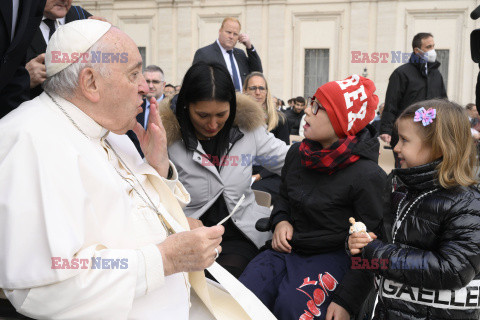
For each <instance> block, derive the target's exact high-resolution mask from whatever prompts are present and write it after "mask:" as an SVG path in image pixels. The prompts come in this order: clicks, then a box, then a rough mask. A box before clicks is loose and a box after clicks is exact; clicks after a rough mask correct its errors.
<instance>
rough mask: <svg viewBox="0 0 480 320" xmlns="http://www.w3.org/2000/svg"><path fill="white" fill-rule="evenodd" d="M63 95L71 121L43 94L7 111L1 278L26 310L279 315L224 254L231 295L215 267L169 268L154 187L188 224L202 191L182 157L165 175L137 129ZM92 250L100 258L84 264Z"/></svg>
mask: <svg viewBox="0 0 480 320" xmlns="http://www.w3.org/2000/svg"><path fill="white" fill-rule="evenodd" d="M55 100H56V101H57V102H58V103H59V105H60V106H61V107H62V108H63V110H64V111H65V113H66V114H68V117H70V119H69V118H68V117H67V116H66V115H65V113H64V112H63V111H62V110H61V109H60V107H58V106H57V105H56V104H55V103H54V102H53V101H52V100H51V99H50V97H48V95H47V94H46V93H43V94H41V95H40V96H39V97H37V98H35V99H34V100H32V101H28V102H25V103H23V104H22V105H21V106H20V107H18V108H17V109H16V110H14V111H13V112H11V113H10V114H8V115H7V116H6V117H4V118H3V119H1V120H0V137H1V138H0V288H2V289H3V291H4V292H5V294H6V296H7V297H8V298H9V300H10V301H11V302H12V304H13V305H14V306H15V308H16V309H17V311H19V312H20V313H22V314H25V315H27V316H30V317H34V318H39V319H82V320H83V319H115V320H118V319H142V320H149V319H189V317H190V319H193V318H195V319H214V318H216V319H218V320H237V319H239V320H240V319H241V320H244V319H255V320H256V319H262V320H266V319H275V317H274V316H273V315H272V314H271V312H270V311H269V310H268V309H267V308H266V307H265V306H264V305H263V304H262V303H261V302H260V301H259V300H258V299H257V298H256V297H255V296H254V295H253V293H251V291H249V290H248V289H246V288H245V287H244V286H243V285H242V284H240V283H239V282H238V281H237V280H236V279H235V278H234V277H233V276H232V275H230V274H229V273H228V272H226V271H225V270H224V269H223V268H221V267H220V266H219V265H218V264H217V263H214V264H213V265H212V266H211V267H210V268H209V271H210V272H211V273H212V274H213V275H214V276H215V278H216V279H217V280H218V281H219V282H220V283H221V284H222V285H223V288H225V289H226V290H227V291H228V293H227V292H226V291H225V290H221V289H219V288H218V287H216V286H214V285H212V284H211V283H207V282H206V281H205V276H204V274H203V272H191V273H189V274H187V273H177V274H173V275H170V276H166V277H165V276H164V270H163V262H162V256H161V254H160V251H159V250H158V249H157V247H156V245H155V244H158V243H161V242H162V241H164V240H165V239H166V237H167V232H166V229H165V228H164V225H163V224H162V222H161V220H160V219H159V216H158V215H157V213H156V212H155V211H154V209H152V208H151V207H149V203H150V200H148V199H147V200H146V201H145V197H146V196H145V194H144V193H143V190H145V192H146V193H147V194H148V197H149V198H150V199H151V201H152V202H153V205H154V206H155V207H156V208H157V209H158V210H159V212H160V214H161V215H162V216H163V217H164V218H165V220H166V225H168V226H169V227H172V228H173V229H174V230H175V231H176V232H180V231H183V230H185V229H188V222H187V220H186V217H185V215H184V214H183V211H182V206H185V205H186V204H188V202H189V201H190V195H189V194H188V192H187V191H186V190H185V189H184V187H183V185H182V184H181V183H180V182H179V181H178V180H177V177H178V175H177V171H176V169H175V167H174V165H173V164H172V163H170V166H171V167H172V169H173V177H172V179H171V180H167V179H164V178H162V177H160V176H159V175H158V173H157V172H156V171H155V170H154V169H153V168H152V167H151V166H150V165H149V164H148V163H146V162H144V161H143V160H142V159H141V158H140V156H139V154H138V153H137V151H136V149H135V147H134V146H133V143H132V142H131V141H130V140H129V139H128V137H127V136H125V135H122V136H119V135H116V134H113V133H111V132H108V131H107V130H106V129H105V128H102V127H101V126H100V125H98V124H97V123H96V122H95V121H93V120H92V119H91V118H89V117H88V116H87V115H86V114H84V113H83V112H82V111H81V110H80V109H78V108H77V107H76V106H74V105H73V104H71V103H70V102H68V101H66V100H64V99H61V98H60V97H57V96H55ZM107 141H108V143H107ZM109 144H110V145H111V147H110V146H109ZM112 148H113V149H112ZM115 152H116V153H117V155H116V154H115ZM119 159H122V160H123V161H124V163H125V164H126V165H127V166H128V169H127V168H126V167H125V166H124V165H123V164H122V162H121V161H119ZM130 170H131V171H130ZM132 173H133V174H132ZM135 190H136V191H139V193H140V194H142V196H139V195H138V194H137V192H136V191H135ZM92 258H93V259H95V261H96V264H95V265H96V266H97V267H96V268H93V263H92V262H90V263H89V265H88V267H86V268H82V267H83V265H82V264H81V263H80V261H82V259H87V261H92ZM73 259H79V260H73ZM109 259H111V260H109ZM54 260H55V261H56V262H54ZM64 261H67V262H69V263H65V262H64ZM74 261H77V264H76V265H74V263H73V262H74ZM83 261H85V260H83ZM98 261H100V262H98ZM103 261H106V262H107V264H106V265H105V266H104V264H103ZM110 261H117V263H116V264H115V267H114V266H113V264H112V262H110ZM109 262H110V263H109ZM98 263H101V264H98ZM119 264H120V265H122V266H123V268H121V267H119ZM125 264H126V267H125ZM100 265H101V267H98V266H100ZM59 266H60V268H58V267H59ZM62 267H66V268H62ZM190 284H191V285H192V287H193V288H194V289H195V293H196V294H195V295H193V296H192V303H190ZM0 291H1V290H0ZM190 305H191V306H192V308H190Z"/></svg>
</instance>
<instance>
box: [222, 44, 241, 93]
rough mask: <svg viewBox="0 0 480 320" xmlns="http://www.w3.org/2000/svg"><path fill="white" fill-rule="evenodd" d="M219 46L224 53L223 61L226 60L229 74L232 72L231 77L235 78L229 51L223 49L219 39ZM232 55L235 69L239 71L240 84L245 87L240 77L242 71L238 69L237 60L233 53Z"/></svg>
mask: <svg viewBox="0 0 480 320" xmlns="http://www.w3.org/2000/svg"><path fill="white" fill-rule="evenodd" d="M217 44H218V46H219V47H220V50H221V51H222V54H223V59H225V63H226V64H227V69H228V72H230V75H231V76H232V77H233V72H232V64H231V63H230V55H229V54H228V52H227V50H225V48H224V47H222V45H221V44H220V42H219V41H218V39H217ZM232 50H233V49H232ZM232 55H233V62H234V64H235V66H234V67H235V69H236V70H237V76H238V83H240V86H242V85H243V83H242V77H241V76H240V69H238V64H237V59H235V54H234V53H233V52H232Z"/></svg>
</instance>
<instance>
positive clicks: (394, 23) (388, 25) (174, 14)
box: [74, 0, 480, 104]
mask: <svg viewBox="0 0 480 320" xmlns="http://www.w3.org/2000/svg"><path fill="white" fill-rule="evenodd" d="M74 4H77V5H81V6H83V7H84V8H85V9H87V10H88V11H90V12H91V13H92V14H95V15H100V16H103V17H105V18H107V19H108V20H109V21H110V22H112V23H113V24H115V25H116V26H118V27H119V28H121V29H122V30H124V31H125V32H126V33H127V34H129V35H130V36H131V37H132V38H133V39H134V40H135V41H136V43H137V45H138V46H139V47H140V49H141V52H142V54H143V55H144V57H145V63H146V64H157V65H159V66H161V67H162V68H163V69H164V71H165V75H166V80H167V82H168V83H174V84H179V83H180V82H181V80H182V77H183V75H184V73H185V71H186V70H187V69H188V67H189V66H190V65H191V63H192V60H193V55H194V53H195V51H196V50H197V49H198V48H199V47H202V46H204V45H207V44H210V43H212V42H213V41H215V39H216V38H217V35H218V29H219V27H220V23H221V21H222V20H223V18H224V17H226V16H234V17H237V18H238V19H239V20H240V22H241V23H242V32H246V33H247V34H248V35H249V36H250V38H251V40H252V43H253V44H254V46H255V47H256V49H257V51H258V52H259V54H260V57H261V58H262V63H263V68H264V73H265V74H266V76H267V79H268V81H269V84H270V87H271V90H272V93H273V94H274V95H276V96H278V97H281V98H282V99H284V100H285V101H286V99H288V98H290V97H293V96H298V95H301V96H307V95H312V94H313V93H314V90H315V89H316V88H317V87H318V85H320V84H322V83H324V82H326V81H331V80H338V79H342V78H345V77H346V76H348V75H350V74H352V73H357V74H360V75H362V74H363V75H367V76H368V77H369V78H371V79H372V80H374V82H375V83H376V85H377V94H378V95H379V97H380V100H381V101H383V99H384V96H385V91H386V88H387V85H388V78H389V76H390V74H391V73H392V71H393V70H394V69H395V68H396V67H398V66H399V65H401V64H402V63H403V61H402V57H403V54H405V55H408V54H409V53H410V52H411V51H412V48H411V40H412V38H413V36H414V35H415V34H416V33H418V32H431V33H433V35H434V37H435V43H436V49H437V52H438V56H439V59H440V61H441V62H442V63H443V65H442V69H441V71H442V73H443V74H444V77H445V81H446V84H447V91H448V96H449V98H450V99H452V100H455V101H457V102H459V103H461V104H466V103H468V102H472V101H474V100H475V83H476V76H477V73H478V66H477V65H476V64H474V63H473V62H472V60H471V57H470V32H471V31H472V30H473V29H475V28H477V27H479V26H480V23H477V22H475V21H473V20H471V19H470V17H469V14H470V12H471V11H472V10H473V9H474V8H476V7H477V6H478V5H480V1H479V0H415V1H412V0H82V1H74ZM479 21H480V20H479ZM237 46H238V47H240V48H242V47H243V46H242V45H241V44H238V45H237ZM375 57H379V59H378V61H377V60H376V59H375Z"/></svg>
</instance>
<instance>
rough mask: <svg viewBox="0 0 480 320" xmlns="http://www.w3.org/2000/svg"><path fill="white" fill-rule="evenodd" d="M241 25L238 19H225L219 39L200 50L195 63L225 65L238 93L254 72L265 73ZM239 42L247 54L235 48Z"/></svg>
mask: <svg viewBox="0 0 480 320" xmlns="http://www.w3.org/2000/svg"><path fill="white" fill-rule="evenodd" d="M240 29H241V25H240V21H238V19H236V18H233V17H228V18H225V19H224V20H223V22H222V26H221V27H220V30H219V31H218V39H217V41H215V42H214V43H212V44H211V45H208V46H206V47H203V48H200V49H198V50H197V52H195V57H194V58H193V63H194V64H195V63H197V62H199V61H203V62H206V63H212V62H216V63H221V64H223V65H225V66H226V67H227V69H228V71H229V72H230V75H231V76H232V80H233V84H234V86H235V89H236V90H237V91H241V90H242V84H243V81H244V80H245V78H246V76H247V75H248V74H249V73H251V72H253V71H259V72H263V69H262V61H261V60H260V57H259V56H258V53H257V51H256V50H255V48H254V47H253V45H252V43H251V41H250V38H249V37H248V35H246V34H244V33H240ZM237 41H240V42H241V43H243V44H244V45H245V47H246V49H247V54H245V52H244V51H243V50H240V49H237V48H235V45H236V44H237Z"/></svg>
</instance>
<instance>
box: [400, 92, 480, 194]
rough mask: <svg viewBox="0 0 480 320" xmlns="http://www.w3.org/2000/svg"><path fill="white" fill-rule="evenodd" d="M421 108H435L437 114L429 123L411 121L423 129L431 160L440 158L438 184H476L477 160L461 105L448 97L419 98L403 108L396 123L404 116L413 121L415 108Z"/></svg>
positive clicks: (466, 118) (420, 129)
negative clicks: (441, 158)
mask: <svg viewBox="0 0 480 320" xmlns="http://www.w3.org/2000/svg"><path fill="white" fill-rule="evenodd" d="M421 107H423V108H425V110H428V109H429V108H432V109H435V110H436V117H435V119H434V120H433V122H432V123H430V124H429V125H427V126H423V124H422V122H421V121H420V122H414V124H415V126H417V128H418V129H419V131H420V132H422V135H423V142H424V143H425V144H427V145H429V146H431V148H432V159H431V161H433V160H435V159H436V158H439V157H441V156H442V157H443V160H442V161H441V162H440V164H439V165H438V167H437V171H438V180H439V182H440V185H441V186H442V187H444V188H451V187H454V186H457V185H461V186H471V185H473V184H476V183H477V181H476V179H475V167H476V166H477V164H478V161H477V158H476V151H475V145H474V143H473V139H472V137H471V133H470V122H469V121H468V117H467V115H466V114H465V111H464V110H463V108H462V107H461V106H459V105H458V104H456V103H454V102H451V101H448V100H440V99H433V100H427V101H422V102H419V103H415V104H413V105H411V106H410V107H408V108H407V109H405V111H403V112H402V114H401V115H400V117H399V118H398V120H397V124H398V121H399V120H404V119H409V120H410V119H411V121H413V118H414V117H415V111H417V110H418V109H419V108H421Z"/></svg>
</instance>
